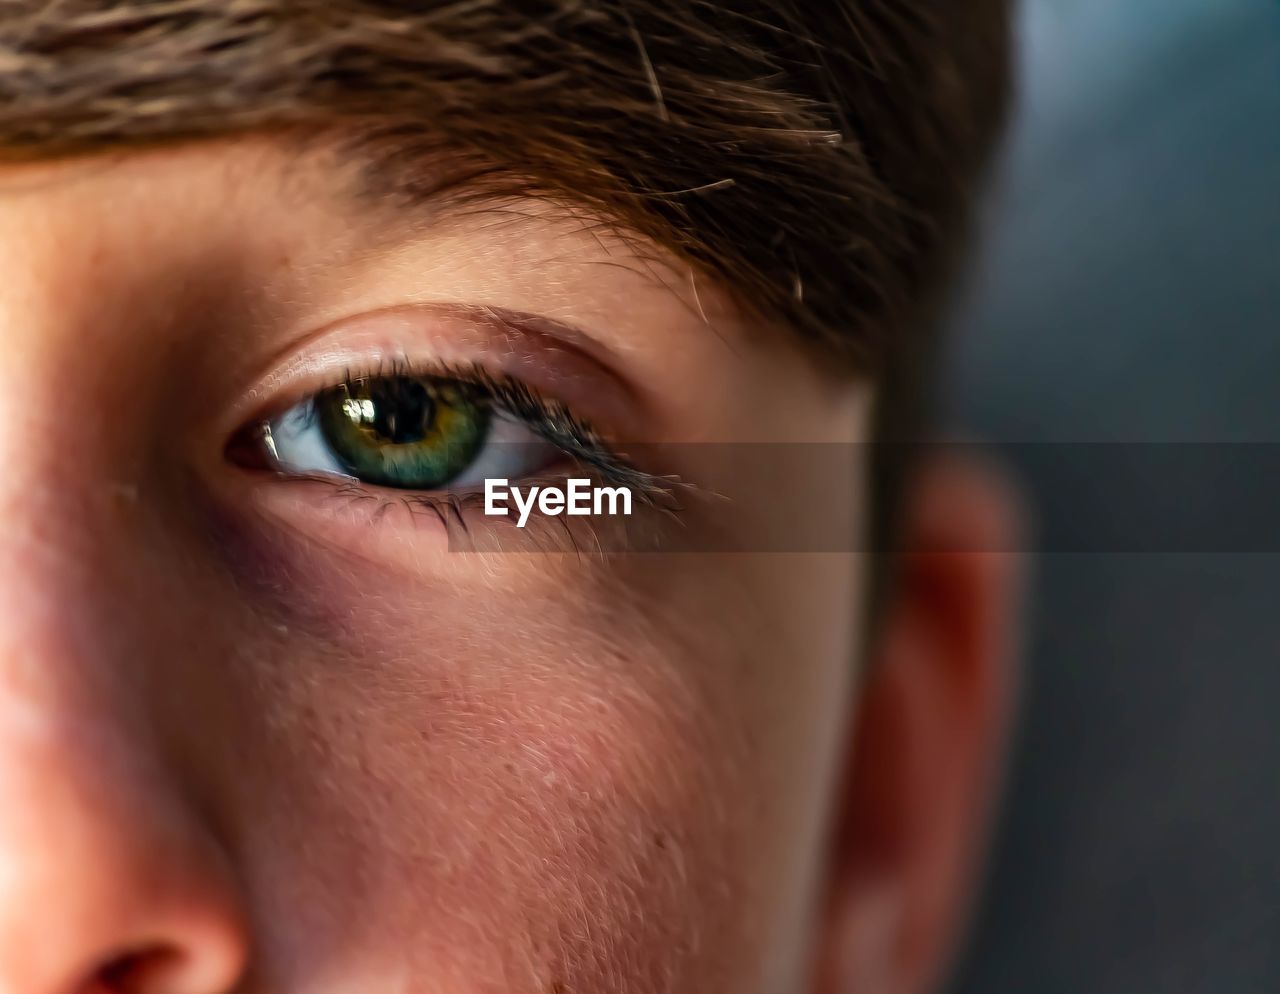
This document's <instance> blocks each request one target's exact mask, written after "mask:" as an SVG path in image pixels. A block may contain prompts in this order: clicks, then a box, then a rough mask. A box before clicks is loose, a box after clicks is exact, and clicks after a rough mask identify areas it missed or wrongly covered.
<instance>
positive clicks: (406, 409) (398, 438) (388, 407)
mask: <svg viewBox="0 0 1280 994" xmlns="http://www.w3.org/2000/svg"><path fill="white" fill-rule="evenodd" d="M366 396H367V397H368V398H369V400H371V401H372V402H373V416H372V417H371V418H370V417H367V416H366V417H365V418H363V419H362V420H363V421H364V424H365V425H366V426H367V427H368V428H370V429H372V430H373V431H374V432H375V433H377V434H378V435H380V436H381V437H382V438H384V439H386V440H387V441H388V442H390V443H391V444H392V445H412V444H413V443H415V442H421V441H422V440H423V439H425V438H426V437H427V436H428V435H430V434H431V428H432V425H433V424H434V423H435V419H436V401H435V398H434V397H433V396H432V395H431V391H430V390H428V389H427V387H426V385H425V384H423V383H421V382H419V381H417V380H409V379H401V380H383V381H381V382H375V383H371V384H369V386H368V388H367V394H366Z"/></svg>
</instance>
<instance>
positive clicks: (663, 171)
mask: <svg viewBox="0 0 1280 994" xmlns="http://www.w3.org/2000/svg"><path fill="white" fill-rule="evenodd" d="M1009 2H1010V0H419V2H413V0H62V2H53V3H51V2H49V0H0V158H11V159H13V158H39V157H49V156H57V155H64V154H76V153H81V152H87V151H93V150H96V149H103V148H112V147H120V146H122V145H126V144H130V143H143V144H145V143H154V142H168V141H174V140H181V139H191V138H198V137H202V136H210V135H215V134H223V133H227V132H230V131H235V130H249V129H256V128H268V127H270V128H280V127H285V126H298V127H301V128H307V127H317V128H327V129H331V130H332V129H334V128H337V129H339V130H343V129H345V130H347V131H348V132H349V133H350V134H351V135H353V136H355V135H360V136H364V137H367V138H369V139H370V140H376V141H378V142H380V143H381V147H383V148H384V149H385V150H387V151H388V152H389V153H390V154H389V156H388V158H387V161H388V162H394V163H398V164H400V165H402V166H403V165H406V164H409V165H411V164H412V163H413V162H414V161H415V160H419V161H420V159H419V157H422V156H428V155H433V154H435V153H439V152H444V151H448V152H450V153H452V154H457V153H459V152H461V153H467V154H469V156H470V161H471V162H472V164H473V165H472V168H471V169H470V171H469V172H468V173H467V175H466V176H464V177H462V179H465V180H466V181H467V182H469V183H470V184H473V185H474V184H475V183H477V182H483V183H486V184H490V185H494V184H502V183H515V182H518V183H520V184H523V186H524V189H523V190H522V192H530V191H533V192H542V193H545V194H549V195H553V196H558V197H562V198H565V197H567V198H569V199H571V200H574V201H578V202H584V203H585V205H586V206H588V207H590V208H592V209H594V210H598V211H599V212H601V213H602V214H603V215H604V216H606V217H612V218H617V219H618V220H619V221H620V222H621V223H622V224H623V225H624V226H625V227H626V228H628V229H631V230H633V231H636V232H638V233H639V234H641V235H643V236H645V237H647V238H650V239H652V240H653V241H654V242H656V243H657V244H660V245H662V246H665V247H666V248H667V249H669V250H671V251H673V252H674V253H675V254H676V255H677V256H678V257H680V258H683V259H685V260H687V261H688V262H690V263H691V264H693V265H695V266H698V267H700V268H701V269H703V270H705V271H708V272H709V273H711V274H713V275H714V276H716V277H717V278H719V279H720V280H721V281H722V282H723V283H724V284H725V285H726V286H728V287H729V288H731V289H732V290H734V291H736V293H737V295H738V297H739V298H740V299H741V300H742V301H743V302H744V303H745V304H746V305H747V306H750V307H752V308H754V309H756V310H757V311H758V312H759V313H760V314H761V315H763V316H764V317H766V318H768V319H771V320H773V321H777V322H779V323H781V324H783V325H785V326H788V327H790V328H793V329H795V331H796V332H798V333H799V334H800V335H801V336H803V337H804V338H805V339H807V340H809V341H810V342H814V343H819V344H820V345H821V346H823V347H825V348H827V349H829V350H832V351H834V352H835V353H836V354H838V355H839V356H841V357H842V359H843V360H845V361H846V362H848V363H849V365H850V368H851V369H861V370H866V371H871V372H873V373H875V374H877V375H879V376H880V377H881V378H882V380H883V385H882V389H881V395H882V400H881V404H882V408H881V432H880V434H881V436H882V437H884V436H886V435H902V434H904V425H905V424H906V423H907V422H906V420H905V419H906V418H907V415H908V414H909V413H910V412H911V411H914V410H918V405H917V404H916V403H915V401H914V399H911V398H914V396H915V394H916V393H917V391H915V390H913V389H911V388H910V387H909V383H910V382H911V381H912V380H914V379H916V378H917V376H918V374H919V372H920V371H921V370H922V369H924V368H925V363H924V361H923V357H922V354H921V353H922V352H923V351H925V349H926V343H927V338H926V337H925V336H924V335H923V330H924V328H925V326H926V325H927V324H928V322H927V321H926V320H925V318H926V317H927V316H928V314H929V312H930V311H931V309H932V307H931V305H932V302H933V301H934V300H935V299H936V291H937V289H938V287H939V286H941V285H942V283H943V280H942V276H943V275H944V270H945V269H946V266H947V262H948V258H949V256H950V254H951V249H952V248H953V247H954V246H955V244H956V243H957V240H958V239H957V234H958V233H959V232H960V230H961V229H962V228H963V226H964V219H965V213H966V209H967V205H968V203H969V201H970V200H971V194H972V191H973V188H974V186H975V183H976V182H977V180H978V177H979V175H980V173H981V169H982V166H983V164H984V162H985V160H986V158H987V155H988V152H989V149H990V146H991V144H992V141H993V138H994V136H995V134H996V132H997V129H998V125H999V123H1000V118H1001V116H1002V111H1003V108H1004V104H1005V92H1006V83H1007V65H1008V58H1007V55H1008V52H1007V49H1008V44H1007V41H1008V39H1007V32H1008V24H1007V20H1008V9H1007V8H1008V5H1009ZM400 174H401V175H407V176H412V175H413V171H412V169H409V170H400ZM410 192H411V191H410ZM886 473H888V470H887V469H886ZM881 475H885V474H881ZM881 486H882V488H884V487H885V486H889V485H888V484H885V483H884V482H883V481H882V482H881ZM882 524H883V523H882ZM877 530H878V531H879V530H880V529H877Z"/></svg>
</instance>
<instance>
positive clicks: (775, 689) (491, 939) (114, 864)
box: [0, 138, 1016, 994]
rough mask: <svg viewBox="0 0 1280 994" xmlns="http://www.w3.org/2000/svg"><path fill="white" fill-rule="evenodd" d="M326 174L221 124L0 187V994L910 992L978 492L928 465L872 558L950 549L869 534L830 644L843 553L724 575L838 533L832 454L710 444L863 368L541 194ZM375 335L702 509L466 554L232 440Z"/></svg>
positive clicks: (950, 855) (361, 359) (972, 695)
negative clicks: (894, 532) (661, 458)
mask: <svg viewBox="0 0 1280 994" xmlns="http://www.w3.org/2000/svg"><path fill="white" fill-rule="evenodd" d="M358 186H359V174H358V173H357V171H355V170H354V169H353V168H352V167H350V166H349V165H347V164H343V163H340V162H338V161H336V160H335V159H333V158H332V157H330V156H329V155H327V154H325V153H323V152H320V151H316V150H315V149H312V150H309V151H305V152H304V151H300V150H298V149H296V148H289V147H287V146H285V145H284V144H283V143H281V142H279V141H278V140H268V139H259V138H244V139H237V140H226V141H220V142H216V143H210V144H205V145H199V146H192V147H181V148H173V149H164V150H156V151H148V152H145V153H130V154H121V155H112V156H109V157H99V158H94V159H87V160H82V161H75V162H63V163H38V164H28V165H22V166H9V167H5V168H4V169H3V170H0V272H3V273H4V274H5V281H4V292H3V294H0V342H2V343H3V346H4V348H5V351H6V354H7V356H8V359H9V371H10V375H9V377H8V382H7V383H6V387H5V389H4V390H3V391H0V464H2V465H4V467H5V472H4V474H3V475H2V476H0V507H2V513H3V515H4V521H5V528H4V530H3V534H2V535H0V567H2V568H0V577H2V578H3V579H0V992H3V994H116V992H138V994H220V992H232V991H234V992H237V994H322V992H323V994H338V992H346V991H353V992H354V991H360V992H367V991H385V992H404V994H410V992H412V994H446V992H448V994H481V992H486V994H487V992H494V994H498V992H529V994H596V992H628V994H659V992H662V994H678V992H689V994H721V992H722V994H744V992H760V994H771V992H789V991H797V990H813V991H820V992H834V991H845V990H857V991H870V992H890V991H902V992H907V991H921V990H924V989H925V988H926V987H927V986H928V985H929V984H930V983H931V982H932V981H933V980H934V979H935V978H936V976H937V974H938V972H939V970H940V969H941V967H942V965H943V964H944V963H945V960H946V957H947V954H948V951H949V949H950V947H951V945H952V943H953V941H954V938H955V935H956V929H957V923H958V922H959V921H960V920H961V917H962V911H963V907H964V904H965V895H966V894H967V893H968V890H969V880H970V876H971V872H972V866H973V858H974V854H975V852H976V850H977V842H978V839H979V838H980V836H981V827H982V822H983V820H984V817H983V816H984V812H985V811H986V808H987V800H988V797H989V793H990V787H991V782H992V779H993V772H994V770H995V766H996V764H995V757H996V756H997V755H998V753H999V746H1000V741H1001V738H1002V728H1003V726H1004V717H1003V716H1004V713H1005V710H1006V704H1007V699H1008V696H1009V695H1008V686H1009V679H1008V676H1007V670H1006V666H1005V662H1006V660H1007V658H1008V638H1007V632H1008V623H1007V622H1008V617H1009V615H1010V602H1011V600H1012V594H1013V591H1014V589H1015V587H1016V566H1015V563H1014V561H1013V558H1012V557H1010V556H1006V555H995V554H991V553H989V552H983V551H980V550H981V549H996V548H1010V547H1012V538H1011V536H1012V535H1013V534H1014V533H1013V532H1012V531H1011V529H1012V528H1013V524H1012V521H1013V518H1014V515H1013V512H1012V509H1011V506H1010V504H1009V502H1008V500H1007V498H1005V497H1004V496H1002V493H1003V492H1002V490H1001V488H1000V487H998V486H997V485H995V484H993V483H992V482H991V480H990V478H989V474H985V473H982V472H978V471H975V470H974V469H973V468H971V467H965V466H960V465H947V466H935V467H932V468H930V469H929V470H928V471H927V472H925V473H924V474H923V475H922V479H921V483H920V486H919V488H918V492H917V494H916V495H915V496H914V497H913V499H912V509H911V513H910V515H909V516H908V521H909V528H910V530H911V533H912V535H913V536H917V537H920V538H921V539H922V540H927V541H929V542H931V543H932V542H941V543H947V542H948V541H949V540H951V539H953V538H956V537H958V536H963V537H966V538H967V539H973V538H975V537H976V538H977V541H975V542H972V543H970V544H969V545H968V546H967V547H966V548H967V550H968V551H959V552H953V553H949V554H946V555H938V554H928V555H926V554H918V555H911V556H908V557H907V559H906V561H905V563H904V568H903V571H902V580H901V582H900V584H899V587H898V590H897V594H896V596H895V597H894V598H893V600H892V604H891V608H890V610H889V612H888V614H887V615H886V617H885V619H884V624H883V626H882V628H881V634H880V637H879V638H878V639H877V641H876V650H875V652H874V653H873V655H872V658H871V659H869V660H860V659H859V652H858V647H859V646H860V645H861V644H862V641H863V636H864V627H865V625H866V624H867V623H868V621H867V619H866V618H864V617H863V616H862V614H861V612H860V610H859V605H860V604H861V603H862V601H863V598H864V594H865V589H864V588H865V582H866V581H865V575H866V567H867V563H866V561H865V557H863V556H860V555H858V554H856V553H854V552H850V551H829V552H813V551H810V552H805V553H794V552H793V553H782V552H777V551H772V552H770V551H753V550H760V549H763V548H765V547H766V544H765V543H764V542H763V541H762V539H761V535H762V530H768V529H771V528H773V529H777V528H779V527H785V526H782V525H779V521H780V520H783V519H785V518H786V515H783V514H780V513H770V511H771V510H772V511H775V512H776V511H777V510H778V509H779V508H790V509H793V510H795V509H803V508H805V507H806V506H807V505H806V503H805V501H806V500H814V501H816V508H817V510H813V511H809V512H804V511H803V510H802V511H801V515H802V516H803V515H804V514H807V515H808V516H809V517H810V518H814V517H816V518H818V519H820V520H826V519H825V518H823V516H824V515H831V514H836V513H837V512H839V514H843V515H844V516H846V517H847V516H848V515H849V513H850V511H852V518H851V519H850V520H844V518H842V519H841V523H840V527H851V526H852V525H854V524H856V523H857V522H858V521H860V520H861V516H862V514H863V509H862V501H863V498H862V489H863V486H862V480H861V477H860V475H859V472H858V469H857V467H856V466H855V465H851V466H850V467H848V468H849V470H850V472H848V473H837V474H829V475H826V476H822V477H821V478H822V479H823V480H824V481H825V483H826V484H828V485H829V487H830V489H829V491H828V493H827V494H826V496H825V498H823V499H818V498H816V497H815V496H814V493H813V490H814V480H815V479H817V478H818V477H814V476H812V475H809V476H806V475H805V472H804V470H803V468H801V469H798V470H796V471H795V472H778V471H777V470H776V466H775V467H774V468H773V471H772V472H771V471H770V470H771V466H773V465H774V464H772V463H769V462H768V461H766V462H765V464H764V465H763V470H762V468H761V467H760V466H755V467H752V468H750V469H748V468H746V467H744V466H743V465H742V464H741V463H739V462H738V461H735V460H733V459H724V458H719V457H716V456H715V455H714V453H716V452H721V453H723V452H726V451H734V450H729V449H725V448H724V447H723V446H719V447H718V446H717V445H712V444H706V445H704V444H703V443H748V442H749V443H759V442H770V443H791V442H805V443H829V448H828V449H826V450H824V451H845V452H855V451H857V447H856V443H858V442H860V441H864V440H865V439H866V438H867V437H868V410H869V402H870V398H871V388H870V386H869V385H868V384H867V383H866V382H862V381H857V380H854V379H851V378H847V377H844V376H839V377H837V376H836V375H835V374H834V373H832V372H831V370H830V365H829V364H826V363H823V362H821V361H815V358H814V357H813V356H810V355H807V354H805V353H804V352H802V351H801V350H800V349H799V348H798V347H797V346H796V344H795V343H794V342H793V341H791V340H789V339H788V338H787V336H786V334H785V332H784V331H783V330H781V329H773V328H767V327H763V326H762V325H760V324H759V323H758V322H755V321H752V320H751V319H749V318H747V317H745V316H744V312H742V311H740V310H739V309H737V308H736V307H735V306H734V305H733V302H732V300H731V298H730V297H729V295H728V294H726V293H725V292H723V291H722V290H721V289H719V288H716V287H715V286H713V285H711V283H710V282H709V281H707V280H706V279H705V278H703V277H693V276H691V275H690V274H689V272H688V271H687V270H686V269H683V268H682V267H680V266H679V265H677V264H675V263H674V262H672V261H670V260H665V259H663V258H662V257H661V255H660V253H656V252H646V253H637V251H636V247H635V246H634V245H633V244H631V243H630V242H629V241H628V240H627V239H624V238H621V237H618V236H614V235H610V234H607V233H605V234H600V233H599V232H597V233H596V234H592V233H589V232H587V231H585V230H584V226H583V224H582V223H581V219H580V218H576V217H575V216H574V215H573V213H572V212H571V211H566V210H565V209H564V208H563V207H562V206H557V205H552V204H548V203H541V202H532V203H520V204H510V203H508V204H504V205H501V206H502V211H501V212H496V211H495V212H488V213H486V212H481V213H479V214H477V213H475V212H460V211H457V210H453V209H451V208H450V207H449V205H448V204H447V203H442V204H436V205H431V206H428V207H426V208H423V209H414V210H411V211H410V210H406V209H404V208H403V207H399V206H396V205H393V204H391V203H390V202H385V201H384V202H375V203H370V202H369V200H368V199H367V198H362V197H361V196H360V194H359V193H358V192H357V188H358ZM642 255H643V256H644V258H641V256H642ZM484 308H489V309H501V313H504V314H505V313H508V312H512V313H514V312H518V313H520V314H528V315H533V316H537V317H541V318H545V319H551V320H554V321H556V322H562V323H564V325H565V326H567V327H563V328H562V327H561V326H560V325H556V326H555V329H556V330H555V331H554V333H551V332H548V329H547V327H545V326H536V327H527V326H523V325H522V326H521V327H513V326H511V323H510V322H507V323H505V324H503V325H502V326H500V327H495V325H494V323H493V322H492V321H491V320H488V319H487V318H486V315H491V314H492V313H494V312H493V311H492V310H485V309H484ZM527 324H528V322H526V325H527ZM388 357H401V358H406V359H410V360H412V361H414V362H417V363H428V362H435V361H450V362H460V361H475V362H481V363H484V364H486V365H490V366H494V367H496V368H497V369H498V370H501V371H505V372H510V373H512V374H514V375H519V376H521V377H523V378H527V379H528V380H529V381H530V382H531V383H533V384H534V385H536V386H537V387H538V388H539V389H541V390H544V391H545V392H546V393H548V394H550V395H553V396H557V397H559V398H560V399H562V400H563V401H564V402H565V403H568V404H570V405H571V406H573V407H574V409H575V410H576V411H578V412H579V413H580V414H582V415H584V416H586V417H588V418H590V419H591V420H592V421H593V423H596V424H597V425H599V426H600V427H601V429H602V431H604V432H605V433H606V434H609V435H611V436H613V437H616V438H622V439H633V440H638V441H643V442H659V443H664V444H665V445H668V446H669V448H668V449H666V451H669V452H670V453H672V458H673V460H674V461H675V462H676V464H677V465H676V466H675V469H677V470H679V471H680V472H681V473H682V475H684V476H686V477H687V478H690V479H698V480H699V483H700V484H701V485H705V487H706V488H707V489H708V490H709V491H715V492H730V493H734V494H737V495H740V496H741V498H742V499H741V500H740V501H737V502H735V503H734V504H733V507H732V508H730V509H723V508H721V509H719V510H717V509H716V507H715V506H714V502H713V506H712V509H711V510H710V511H706V510H704V511H702V512H695V513H692V514H691V516H690V517H689V518H688V519H687V520H686V522H685V523H684V524H682V525H680V526H679V529H680V530H679V531H673V530H672V529H673V528H676V527H677V526H674V525H671V524H670V523H663V522H662V521H661V520H659V519H658V518H654V517H649V518H645V519H644V520H643V521H641V520H640V519H637V520H636V521H635V522H634V523H626V524H623V525H620V526H617V527H620V528H623V529H631V528H636V529H640V528H645V529H652V534H654V535H657V536H658V537H659V539H660V540H662V541H669V540H671V536H673V535H679V536H680V543H688V544H679V543H677V546H676V547H674V548H673V549H672V550H671V551H668V552H666V553H663V554H658V555H591V554H587V555H578V554H573V553H571V552H568V551H563V552H557V551H554V549H553V551H546V550H545V549H543V550H542V551H539V550H538V549H537V548H536V547H531V546H528V545H521V544H520V543H521V542H527V541H529V539H528V538H525V537H521V536H518V535H517V534H516V533H515V532H514V531H512V530H511V529H510V528H509V527H508V528H507V530H506V531H505V532H504V531H495V532H492V533H491V532H490V531H488V529H501V528H502V527H503V525H502V524H501V523H497V522H479V523H477V524H476V525H475V527H476V529H477V532H478V533H479V534H480V536H481V539H482V541H481V544H482V545H484V544H485V541H484V540H485V537H486V536H490V537H491V538H492V541H489V543H488V547H487V548H486V549H485V550H484V551H479V552H459V551H456V550H455V549H453V548H452V546H451V543H450V540H449V536H448V535H447V534H446V533H445V532H444V531H443V530H442V529H441V528H440V527H439V526H438V523H437V524H435V525H433V524H432V522H431V521H429V520H428V521H425V522H424V521H423V520H421V519H420V518H419V517H418V516H415V515H414V514H412V513H409V512H408V511H407V510H406V509H405V508H404V507H403V506H401V505H395V504H394V502H392V506H390V507H389V509H388V508H385V507H384V508H383V510H381V511H378V512H377V513H374V512H373V511H371V510H370V504H371V502H369V501H352V500H349V499H341V498H340V497H339V496H338V495H337V494H336V492H335V489H334V487H333V486H332V485H330V484H326V483H318V482H315V481H300V480H288V479H282V478H280V477H278V476H277V475H275V474H271V473H264V472H261V471H259V470H255V469H253V468H251V467H246V466H244V465H241V464H237V462H236V461H235V460H233V459H231V458H229V457H228V448H227V446H228V442H229V440H230V439H231V438H232V437H233V436H234V435H235V434H236V432H237V430H238V429H240V428H243V427H244V425H245V424H248V423H250V422H252V421H253V420H254V419H255V418H257V417H260V416H262V415H263V414H264V412H265V413H269V412H271V411H275V410H279V409H280V408H281V407H282V406H284V407H287V406H288V405H289V404H291V403H294V402H297V401H298V400H300V399H301V398H303V397H305V396H306V395H307V394H308V393H309V392H311V391H314V390H315V389H319V388H320V387H323V386H327V385H330V384H331V383H332V382H335V377H336V380H341V379H342V374H343V372H344V370H346V369H352V368H363V367H365V366H368V365H370V364H372V365H373V366H374V367H375V368H376V366H377V363H378V362H379V361H384V360H386V359H387V358H388ZM695 443H697V444H695ZM742 451H747V452H755V453H757V454H758V453H761V452H772V451H774V450H765V449H744V450H742ZM682 461H683V462H682ZM748 461H749V460H748ZM700 472H701V474H702V476H701V478H700V477H699V473H700ZM761 476H763V478H764V479H765V481H766V483H767V485H762V483H761V479H760V477H761ZM833 481H838V486H837V485H836V483H835V482H833ZM385 503H386V502H385V501H383V502H382V504H385ZM382 504H379V502H377V501H374V502H372V505H373V506H374V507H375V508H376V507H380V506H382ZM626 534H629V533H626ZM493 536H496V537H493ZM615 537H616V536H615ZM778 541H781V540H778ZM726 542H727V543H729V546H728V547H726V546H725V545H723V544H722V543H726ZM770 547H771V548H777V547H778V546H777V545H776V544H775V545H773V546H770ZM727 548H733V549H738V550H746V551H738V552H730V551H727ZM846 548H847V547H846Z"/></svg>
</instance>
